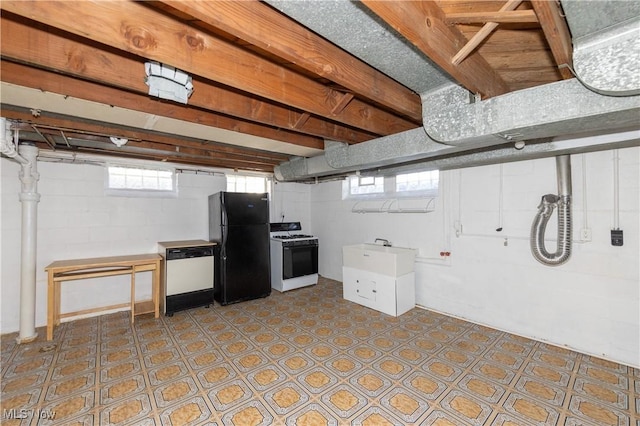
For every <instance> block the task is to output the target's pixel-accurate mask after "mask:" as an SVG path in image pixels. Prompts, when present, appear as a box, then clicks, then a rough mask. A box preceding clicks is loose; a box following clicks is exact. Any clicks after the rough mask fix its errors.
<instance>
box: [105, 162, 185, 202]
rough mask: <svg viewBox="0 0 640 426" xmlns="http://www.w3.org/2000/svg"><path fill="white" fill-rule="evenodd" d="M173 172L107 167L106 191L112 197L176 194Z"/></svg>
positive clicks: (128, 167)
mask: <svg viewBox="0 0 640 426" xmlns="http://www.w3.org/2000/svg"><path fill="white" fill-rule="evenodd" d="M176 188H177V185H176V175H175V172H174V171H173V170H167V169H151V168H142V167H131V166H115V165H114V166H107V190H108V191H109V193H111V194H114V195H122V194H126V195H141V194H150V195H161V196H166V195H168V194H174V193H175V192H176Z"/></svg>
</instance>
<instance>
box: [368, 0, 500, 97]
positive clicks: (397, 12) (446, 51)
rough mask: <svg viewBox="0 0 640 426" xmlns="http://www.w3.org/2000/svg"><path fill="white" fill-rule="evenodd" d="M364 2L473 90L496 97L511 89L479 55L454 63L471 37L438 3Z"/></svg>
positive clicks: (485, 95)
mask: <svg viewBox="0 0 640 426" xmlns="http://www.w3.org/2000/svg"><path fill="white" fill-rule="evenodd" d="M362 3H363V4H364V5H365V6H367V7H368V8H369V9H370V10H371V11H372V12H374V13H375V14H376V15H378V16H379V17H380V18H381V19H383V20H384V21H385V22H387V23H388V24H389V25H390V26H391V27H392V28H394V29H395V30H396V31H398V32H399V33H400V34H402V35H403V36H404V37H405V38H406V39H407V40H409V41H410V42H411V43H413V44H414V45H415V46H416V47H417V48H418V49H420V50H421V51H422V52H423V53H425V54H426V55H427V56H428V57H429V58H431V60H433V62H435V63H436V64H437V65H438V66H440V68H442V69H443V70H444V71H445V72H447V73H449V74H450V75H451V76H452V77H453V78H454V79H456V80H457V81H458V82H459V83H460V84H462V85H463V86H464V87H466V88H467V89H468V90H470V91H471V92H473V93H479V94H481V95H482V96H483V97H493V96H497V95H501V94H503V93H507V92H508V91H509V87H508V86H507V85H506V83H505V82H504V81H503V80H502V78H500V76H499V75H498V73H496V72H495V71H494V70H493V69H491V67H490V66H489V64H487V62H486V61H485V60H484V58H482V57H481V56H480V55H478V54H475V55H472V56H471V57H470V58H469V59H468V60H467V61H464V62H463V63H462V64H460V65H459V66H454V65H453V64H452V63H451V58H453V56H454V55H455V54H456V53H457V52H458V50H459V49H460V48H461V47H462V46H464V44H465V43H466V41H467V40H466V39H465V37H464V36H463V35H462V33H460V31H458V30H457V29H456V28H455V27H454V26H451V25H448V24H447V23H446V22H445V19H446V17H445V14H444V12H443V11H442V9H440V8H439V7H438V5H437V4H436V3H434V2H432V1H422V2H417V1H416V2H414V1H376V0H363V1H362Z"/></svg>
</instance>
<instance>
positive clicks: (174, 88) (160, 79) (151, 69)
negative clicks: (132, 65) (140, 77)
mask: <svg viewBox="0 0 640 426" xmlns="http://www.w3.org/2000/svg"><path fill="white" fill-rule="evenodd" d="M144 70H145V73H146V75H147V76H146V78H145V83H146V84H147V86H149V95H151V96H157V97H159V98H161V99H169V100H171V101H176V102H180V103H182V104H186V103H187V99H189V96H191V93H193V83H192V82H191V76H190V75H189V74H187V73H185V72H184V71H181V70H179V69H177V68H174V67H172V66H170V65H165V64H161V63H159V62H155V61H150V62H145V64H144Z"/></svg>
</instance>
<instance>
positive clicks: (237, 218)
mask: <svg viewBox="0 0 640 426" xmlns="http://www.w3.org/2000/svg"><path fill="white" fill-rule="evenodd" d="M209 240H210V241H213V242H216V243H218V245H217V246H216V259H215V268H214V290H213V297H214V299H215V300H216V301H217V302H219V303H220V304H221V305H228V304H230V303H236V302H242V301H244V300H252V299H258V298H260V297H266V296H268V295H269V294H271V261H270V257H269V197H268V194H266V193H264V194H249V193H243V192H218V193H216V194H212V195H210V196H209Z"/></svg>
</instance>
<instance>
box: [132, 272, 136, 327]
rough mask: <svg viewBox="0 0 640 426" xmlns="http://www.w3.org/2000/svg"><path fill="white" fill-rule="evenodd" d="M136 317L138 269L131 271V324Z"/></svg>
mask: <svg viewBox="0 0 640 426" xmlns="http://www.w3.org/2000/svg"><path fill="white" fill-rule="evenodd" d="M135 316H136V268H135V266H134V267H133V269H132V270H131V324H133V320H134V318H135Z"/></svg>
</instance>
